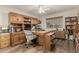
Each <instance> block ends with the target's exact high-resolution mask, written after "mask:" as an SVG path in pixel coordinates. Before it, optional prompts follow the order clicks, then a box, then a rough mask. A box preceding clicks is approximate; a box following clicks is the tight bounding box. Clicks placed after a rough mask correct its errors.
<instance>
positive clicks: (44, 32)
mask: <svg viewBox="0 0 79 59" xmlns="http://www.w3.org/2000/svg"><path fill="white" fill-rule="evenodd" d="M51 31H52V30H45V31H32V33H33V34H35V35H44V34H47V33H50V32H51Z"/></svg>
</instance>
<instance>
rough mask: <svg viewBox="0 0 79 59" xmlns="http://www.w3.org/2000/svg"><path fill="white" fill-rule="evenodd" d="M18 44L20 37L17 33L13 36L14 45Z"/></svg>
mask: <svg viewBox="0 0 79 59" xmlns="http://www.w3.org/2000/svg"><path fill="white" fill-rule="evenodd" d="M17 44H19V37H18V36H17V35H14V36H13V37H12V45H13V46H14V45H17Z"/></svg>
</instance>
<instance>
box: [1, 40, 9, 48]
mask: <svg viewBox="0 0 79 59" xmlns="http://www.w3.org/2000/svg"><path fill="white" fill-rule="evenodd" d="M7 46H10V42H9V41H5V42H0V48H4V47H7Z"/></svg>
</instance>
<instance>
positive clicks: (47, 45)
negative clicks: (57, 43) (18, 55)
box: [33, 31, 52, 51]
mask: <svg viewBox="0 0 79 59" xmlns="http://www.w3.org/2000/svg"><path fill="white" fill-rule="evenodd" d="M50 32H51V31H38V32H33V34H35V35H37V36H38V41H39V44H40V45H42V46H43V48H44V49H45V50H46V51H47V50H48V51H50V50H51V39H52V37H51V35H52V33H50Z"/></svg>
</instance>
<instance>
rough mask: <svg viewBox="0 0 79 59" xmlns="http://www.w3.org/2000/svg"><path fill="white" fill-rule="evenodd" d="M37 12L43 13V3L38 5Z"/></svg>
mask: <svg viewBox="0 0 79 59" xmlns="http://www.w3.org/2000/svg"><path fill="white" fill-rule="evenodd" d="M39 13H41V14H42V13H45V10H44V9H43V5H40V6H39Z"/></svg>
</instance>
